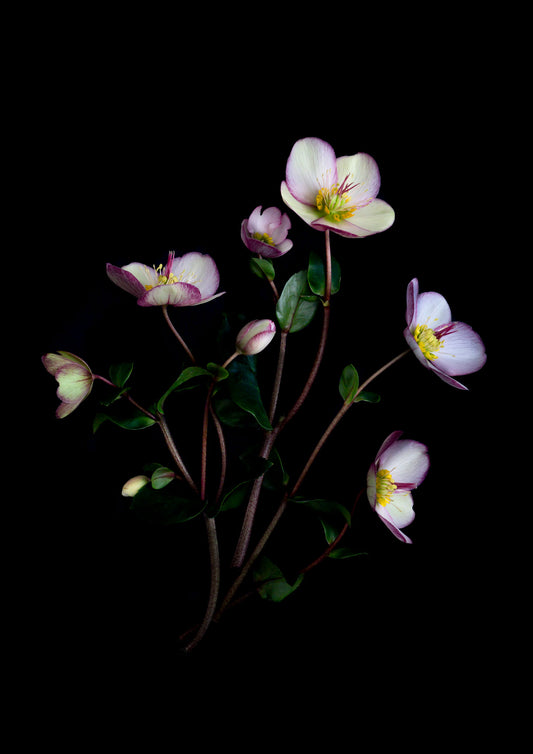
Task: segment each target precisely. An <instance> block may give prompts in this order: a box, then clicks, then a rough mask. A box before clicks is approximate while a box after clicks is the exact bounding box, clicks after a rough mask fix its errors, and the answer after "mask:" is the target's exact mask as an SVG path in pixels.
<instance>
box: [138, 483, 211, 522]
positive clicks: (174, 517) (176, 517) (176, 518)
mask: <svg viewBox="0 0 533 754" xmlns="http://www.w3.org/2000/svg"><path fill="white" fill-rule="evenodd" d="M173 486H174V485H172V486H167V487H165V488H164V489H158V490H156V489H153V487H152V486H151V485H149V484H147V485H145V486H144V487H142V488H141V489H140V490H139V492H138V493H137V494H136V495H135V497H134V498H133V499H132V501H131V505H130V510H131V511H132V512H133V513H135V514H136V515H137V516H139V518H141V519H142V520H143V521H146V522H147V523H151V524H158V525H163V526H168V525H169V524H181V523H183V522H185V521H190V520H191V519H193V518H196V517H197V516H199V515H200V514H201V513H202V511H203V510H204V509H205V505H206V504H205V502H202V501H201V500H200V499H199V498H197V497H196V498H195V497H188V496H185V495H178V494H177V493H176V492H175V491H174V490H173V489H172V488H173Z"/></svg>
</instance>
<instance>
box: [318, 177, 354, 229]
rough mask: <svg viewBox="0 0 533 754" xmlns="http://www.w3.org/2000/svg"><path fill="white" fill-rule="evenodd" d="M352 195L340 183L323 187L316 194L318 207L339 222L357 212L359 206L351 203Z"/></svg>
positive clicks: (329, 217) (331, 218)
mask: <svg viewBox="0 0 533 754" xmlns="http://www.w3.org/2000/svg"><path fill="white" fill-rule="evenodd" d="M350 199H351V196H350V193H349V192H348V191H343V190H342V187H339V184H338V183H335V184H333V186H331V187H329V188H327V187H322V188H321V189H320V190H319V192H318V194H317V195H316V208H317V209H318V211H319V212H323V213H324V215H326V217H328V219H330V220H335V222H339V221H340V220H347V219H348V218H349V217H352V216H353V215H354V214H355V211H356V209H357V207H356V206H355V205H353V204H352V205H350V204H348V202H349V201H350Z"/></svg>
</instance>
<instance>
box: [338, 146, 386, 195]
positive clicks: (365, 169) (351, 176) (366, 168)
mask: <svg viewBox="0 0 533 754" xmlns="http://www.w3.org/2000/svg"><path fill="white" fill-rule="evenodd" d="M345 178H348V182H349V184H355V186H354V187H353V188H352V189H350V191H349V193H350V195H351V197H352V200H353V201H354V203H355V204H359V203H361V204H367V203H368V202H369V201H370V200H372V199H375V197H376V196H377V195H378V192H379V187H380V184H381V178H380V175H379V170H378V166H377V163H376V161H375V160H374V158H373V157H371V156H370V155H369V154H365V153H364V152H359V153H358V154H354V155H351V156H350V157H339V158H338V159H337V179H338V182H339V184H341V185H342V183H343V182H344V179H345Z"/></svg>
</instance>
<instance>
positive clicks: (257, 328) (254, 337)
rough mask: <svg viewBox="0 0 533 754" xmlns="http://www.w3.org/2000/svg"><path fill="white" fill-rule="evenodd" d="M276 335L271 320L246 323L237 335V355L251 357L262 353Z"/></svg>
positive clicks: (255, 320)
mask: <svg viewBox="0 0 533 754" xmlns="http://www.w3.org/2000/svg"><path fill="white" fill-rule="evenodd" d="M275 334H276V325H275V324H274V322H272V320H271V319H254V320H252V322H248V324H247V325H245V326H244V327H243V328H242V330H240V332H239V333H238V335H237V340H236V343H235V348H236V350H237V353H240V354H244V355H245V356H253V355H254V354H256V353H260V352H261V351H263V350H264V349H265V348H266V347H267V346H268V344H269V343H270V341H271V340H272V339H273V338H274V336H275Z"/></svg>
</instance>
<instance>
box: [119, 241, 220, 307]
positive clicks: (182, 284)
mask: <svg viewBox="0 0 533 754" xmlns="http://www.w3.org/2000/svg"><path fill="white" fill-rule="evenodd" d="M107 274H108V277H109V278H110V279H111V280H112V281H113V283H115V284H116V285H118V286H119V288H122V289H123V290H125V291H127V292H128V293H131V294H132V295H133V296H135V297H136V298H137V303H138V304H139V306H197V305H198V304H205V303H206V302H207V301H211V300H212V299H214V298H218V296H222V295H223V293H216V290H217V288H218V286H219V283H220V276H219V274H218V269H217V266H216V264H215V262H214V260H213V259H212V258H211V257H210V256H209V255H208V254H200V253H199V252H197V251H192V252H190V253H188V254H184V255H183V256H182V257H176V256H175V255H174V252H173V251H171V252H169V255H168V261H167V264H166V265H165V267H163V265H162V264H160V265H159V267H148V266H147V265H145V264H141V263H140V262H132V263H131V264H127V265H126V266H125V267H115V265H112V264H108V265H107ZM215 293H216V295H215Z"/></svg>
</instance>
